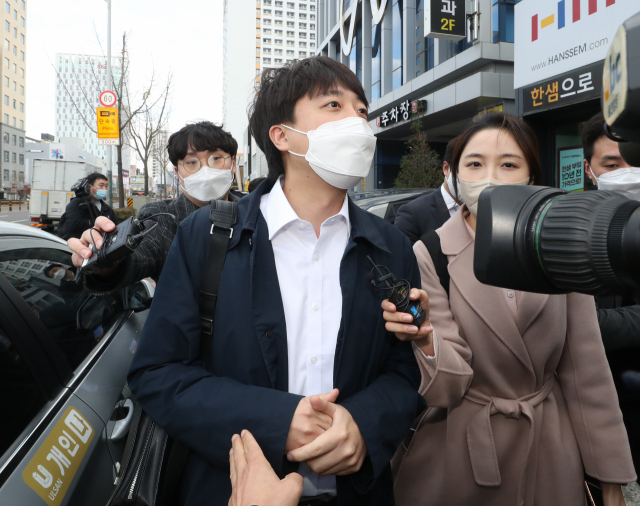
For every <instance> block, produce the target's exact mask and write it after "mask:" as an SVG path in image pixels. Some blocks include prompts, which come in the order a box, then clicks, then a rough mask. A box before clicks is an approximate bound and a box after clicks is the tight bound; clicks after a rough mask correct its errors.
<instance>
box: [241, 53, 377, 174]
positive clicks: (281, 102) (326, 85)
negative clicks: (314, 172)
mask: <svg viewBox="0 0 640 506" xmlns="http://www.w3.org/2000/svg"><path fill="white" fill-rule="evenodd" d="M338 85H340V86H342V87H344V88H346V89H347V90H351V91H352V92H353V93H355V94H356V96H357V97H358V99H359V100H361V101H362V102H363V103H364V104H365V106H366V107H369V102H368V101H367V97H366V95H365V93H364V89H363V88H362V84H361V83H360V81H359V80H358V77H357V76H356V75H355V74H354V73H353V72H351V70H350V69H349V67H347V66H345V65H343V64H342V63H339V62H337V61H335V60H333V59H331V58H328V57H326V56H316V57H312V58H306V59H304V60H294V61H293V62H291V63H288V64H286V65H284V66H283V67H280V68H270V69H265V70H264V71H263V72H262V76H261V77H260V91H259V92H257V93H256V94H255V97H254V100H253V104H251V107H250V109H249V133H250V134H251V136H252V137H253V138H254V139H255V140H256V143H257V144H258V146H259V147H260V149H261V150H262V152H263V153H264V154H265V157H266V158H267V164H268V166H269V178H270V179H272V180H275V179H277V178H278V177H279V176H280V175H282V174H284V165H283V163H282V153H281V152H280V150H279V149H278V148H276V147H275V145H274V144H273V143H272V142H271V139H270V138H269V130H270V129H271V127H272V126H273V125H279V124H281V123H294V122H295V118H294V109H295V106H296V104H297V103H298V100H300V99H301V98H303V97H305V96H306V97H309V98H311V99H313V98H315V97H317V96H319V95H323V94H325V93H327V92H329V91H330V90H332V89H334V88H335V87H336V86H338Z"/></svg>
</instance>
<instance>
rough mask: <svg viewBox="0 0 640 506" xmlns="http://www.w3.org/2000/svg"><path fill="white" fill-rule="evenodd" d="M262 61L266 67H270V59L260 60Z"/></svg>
mask: <svg viewBox="0 0 640 506" xmlns="http://www.w3.org/2000/svg"><path fill="white" fill-rule="evenodd" d="M262 61H263V62H264V63H265V64H266V65H271V58H262Z"/></svg>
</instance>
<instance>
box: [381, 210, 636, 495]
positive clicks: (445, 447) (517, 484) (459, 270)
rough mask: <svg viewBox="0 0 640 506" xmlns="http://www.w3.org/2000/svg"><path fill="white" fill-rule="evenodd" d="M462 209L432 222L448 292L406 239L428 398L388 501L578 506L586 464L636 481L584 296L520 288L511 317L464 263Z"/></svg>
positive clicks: (467, 241)
mask: <svg viewBox="0 0 640 506" xmlns="http://www.w3.org/2000/svg"><path fill="white" fill-rule="evenodd" d="M465 214H468V211H467V209H466V207H463V208H461V209H460V210H459V211H458V212H457V213H456V214H455V215H454V216H453V217H452V218H451V219H450V220H449V221H448V222H447V223H446V224H445V225H444V226H443V227H442V228H441V229H439V231H438V233H439V234H440V238H441V244H442V251H443V253H444V254H445V255H447V258H448V259H449V273H450V275H451V282H450V298H447V295H446V292H445V291H444V289H443V288H442V286H441V285H440V282H439V280H438V277H437V274H436V272H435V268H434V265H433V262H432V260H431V257H430V256H429V253H428V251H427V249H426V247H425V246H424V244H423V243H422V242H420V241H419V242H417V243H416V244H415V246H414V251H415V253H416V257H417V259H418V264H419V266H420V272H421V275H422V287H423V289H424V290H426V291H427V293H428V294H429V298H430V306H431V307H430V315H431V323H432V325H433V328H434V330H435V339H436V340H437V343H436V346H437V359H436V363H435V368H431V371H432V373H433V374H430V373H429V370H430V369H429V368H428V367H427V366H426V365H425V359H424V355H423V354H422V353H421V352H420V350H419V349H417V348H416V357H417V359H418V363H419V364H420V368H421V371H422V384H421V386H420V392H421V394H422V395H423V396H424V398H425V399H426V401H427V405H428V406H429V408H428V409H427V410H426V411H425V412H424V413H423V414H422V415H421V417H420V418H419V419H418V422H417V426H416V427H417V428H416V432H415V433H414V436H413V438H412V439H411V440H410V441H408V440H407V441H405V443H404V444H403V445H402V446H401V447H400V449H399V450H398V453H397V455H396V456H395V458H394V461H393V470H394V476H395V494H396V502H397V504H398V506H418V505H434V506H435V505H437V506H481V505H487V506H488V505H491V506H517V505H520V504H525V505H527V506H534V505H535V506H578V505H584V504H585V493H584V488H583V487H584V485H583V472H584V470H586V471H587V473H588V474H589V475H591V476H593V477H595V478H598V479H600V480H601V481H605V482H612V483H627V482H630V481H634V480H635V479H636V474H635V471H634V468H633V463H632V460H631V453H630V450H629V442H628V438H627V433H626V430H625V427H624V424H623V422H622V414H621V412H620V408H619V407H618V398H617V395H616V391H615V388H614V385H613V379H612V377H611V372H610V370H609V367H608V364H607V359H606V357H605V353H604V348H603V345H602V340H601V337H600V331H599V329H598V321H597V318H596V309H595V303H594V300H593V298H592V297H589V296H586V295H579V294H569V295H551V296H549V295H541V294H535V293H526V292H523V293H522V294H521V296H520V300H519V302H518V311H517V317H514V316H513V315H512V312H510V311H509V308H508V306H507V302H506V300H505V297H504V293H503V290H502V289H500V288H495V287H491V286H487V285H483V284H481V283H480V282H479V281H478V280H477V279H476V277H475V276H474V274H473V251H474V237H473V235H472V233H471V232H470V231H469V229H468V228H467V226H466V224H465V221H464V215H465Z"/></svg>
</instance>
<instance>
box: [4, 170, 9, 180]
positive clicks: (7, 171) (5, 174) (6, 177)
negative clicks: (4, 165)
mask: <svg viewBox="0 0 640 506" xmlns="http://www.w3.org/2000/svg"><path fill="white" fill-rule="evenodd" d="M3 178H4V179H5V180H6V181H9V169H4V171H3Z"/></svg>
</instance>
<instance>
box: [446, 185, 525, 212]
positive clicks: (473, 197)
mask: <svg viewBox="0 0 640 506" xmlns="http://www.w3.org/2000/svg"><path fill="white" fill-rule="evenodd" d="M530 180H531V178H529V177H528V178H527V179H525V180H524V181H519V182H517V183H507V182H506V181H499V180H498V179H491V178H486V179H479V180H478V181H466V180H464V179H460V178H458V189H459V191H460V195H462V198H463V200H464V203H465V204H467V208H468V209H469V211H470V212H471V213H472V214H476V215H477V214H478V199H479V198H480V194H481V193H482V190H484V189H485V188H489V187H490V186H503V185H506V184H512V185H527V184H529V181H530Z"/></svg>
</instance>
